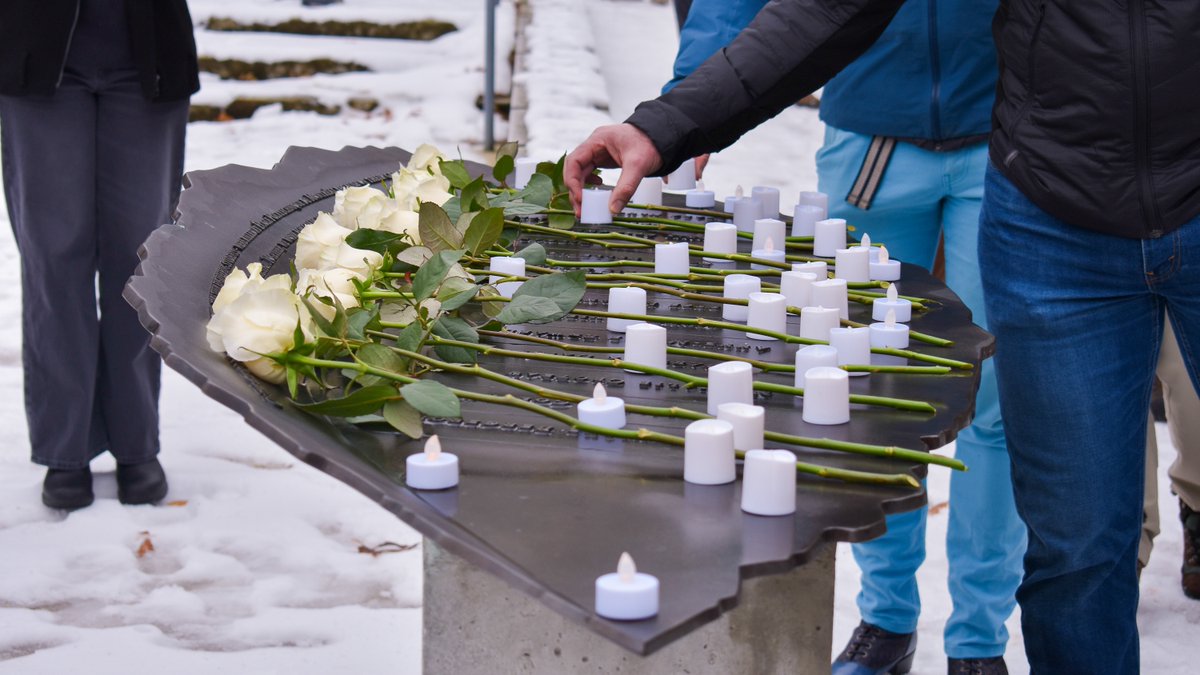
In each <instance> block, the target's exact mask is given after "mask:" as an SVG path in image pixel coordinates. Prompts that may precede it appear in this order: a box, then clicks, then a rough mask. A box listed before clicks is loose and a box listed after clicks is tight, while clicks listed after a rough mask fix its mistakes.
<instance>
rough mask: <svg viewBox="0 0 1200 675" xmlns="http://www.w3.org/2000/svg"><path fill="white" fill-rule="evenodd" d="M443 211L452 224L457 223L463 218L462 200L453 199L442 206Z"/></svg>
mask: <svg viewBox="0 0 1200 675" xmlns="http://www.w3.org/2000/svg"><path fill="white" fill-rule="evenodd" d="M442 210H443V211H445V212H446V217H447V218H449V219H450V222H452V223H456V222H458V219H459V218H461V217H462V200H461V199H459V198H458V197H451V198H450V199H448V200H446V203H445V204H442Z"/></svg>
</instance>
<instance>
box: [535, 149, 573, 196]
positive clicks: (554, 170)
mask: <svg viewBox="0 0 1200 675" xmlns="http://www.w3.org/2000/svg"><path fill="white" fill-rule="evenodd" d="M566 160H567V155H566V153H563V156H562V157H559V158H558V161H557V162H540V163H538V165H537V172H538V173H540V174H542V175H543V176H546V177H547V178H549V179H550V184H551V186H552V187H553V188H554V192H565V191H566V184H565V183H564V182H563V165H564V163H565V162H566Z"/></svg>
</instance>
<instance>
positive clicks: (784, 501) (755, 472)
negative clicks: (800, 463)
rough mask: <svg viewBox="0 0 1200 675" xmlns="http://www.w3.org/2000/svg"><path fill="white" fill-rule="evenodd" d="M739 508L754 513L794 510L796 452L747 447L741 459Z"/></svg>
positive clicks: (763, 514) (758, 514)
mask: <svg viewBox="0 0 1200 675" xmlns="http://www.w3.org/2000/svg"><path fill="white" fill-rule="evenodd" d="M742 510H743V511H745V512H746V513H752V514H754V515H756V516H787V515H791V514H793V513H795V512H796V455H795V454H794V453H792V452H789V451H787V450H761V449H760V450H749V451H747V452H746V457H745V459H744V461H743V462H742Z"/></svg>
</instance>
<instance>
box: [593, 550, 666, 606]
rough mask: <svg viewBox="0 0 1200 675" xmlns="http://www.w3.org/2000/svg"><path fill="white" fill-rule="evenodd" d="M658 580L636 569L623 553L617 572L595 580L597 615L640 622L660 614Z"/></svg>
mask: <svg viewBox="0 0 1200 675" xmlns="http://www.w3.org/2000/svg"><path fill="white" fill-rule="evenodd" d="M658 588H659V585H658V579H657V578H656V577H654V576H653V575H650V574H644V573H642V572H639V571H637V565H635V564H634V562H633V557H632V556H630V555H629V554H628V553H622V554H621V558H620V560H618V561H617V571H616V572H615V573H612V572H610V573H608V574H605V575H602V576H601V577H599V578H598V579H596V614H599V615H600V616H602V617H604V618H606V619H615V620H617V621H640V620H642V619H649V618H650V617H652V616H654V615H655V614H658Z"/></svg>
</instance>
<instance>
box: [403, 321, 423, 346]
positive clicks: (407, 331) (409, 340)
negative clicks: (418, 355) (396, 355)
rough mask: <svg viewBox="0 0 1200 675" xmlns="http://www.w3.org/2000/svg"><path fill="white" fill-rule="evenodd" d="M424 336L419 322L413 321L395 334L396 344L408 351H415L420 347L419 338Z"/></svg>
mask: <svg viewBox="0 0 1200 675" xmlns="http://www.w3.org/2000/svg"><path fill="white" fill-rule="evenodd" d="M423 337H425V333H424V331H423V330H422V329H421V324H419V323H417V322H415V321H414V322H413V323H410V324H408V326H406V327H405V328H404V330H402V331H400V333H399V334H397V335H396V346H397V347H399V348H400V349H403V350H405V351H409V352H415V351H417V350H418V349H420V347H421V338H423Z"/></svg>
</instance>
